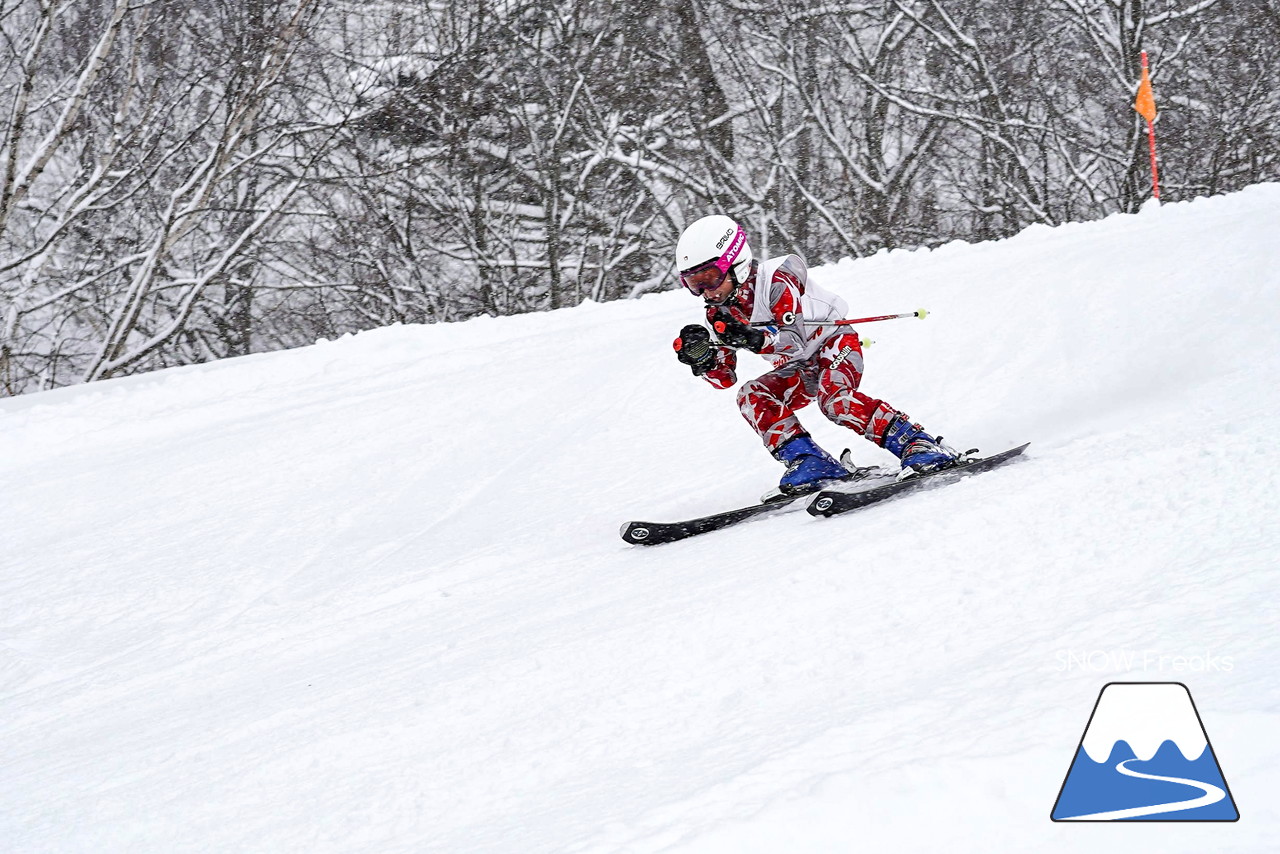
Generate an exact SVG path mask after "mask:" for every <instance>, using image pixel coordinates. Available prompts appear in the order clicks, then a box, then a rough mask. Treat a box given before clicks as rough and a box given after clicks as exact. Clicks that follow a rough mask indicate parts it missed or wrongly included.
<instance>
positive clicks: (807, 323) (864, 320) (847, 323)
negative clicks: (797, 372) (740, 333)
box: [751, 308, 929, 326]
mask: <svg viewBox="0 0 1280 854" xmlns="http://www.w3.org/2000/svg"><path fill="white" fill-rule="evenodd" d="M928 316H929V312H928V311H926V310H924V309H923V308H920V309H916V310H915V311H908V312H907V313H905V314H882V315H879V316H878V317H855V318H852V319H851V320H806V321H805V322H804V325H805V326H853V325H854V324H855V323H875V322H876V321H878V320H898V319H900V318H903V317H918V318H920V319H921V320H924V319H925V318H926V317H928ZM772 324H773V321H771V320H769V321H765V322H764V323H753V324H751V325H752V326H770V325H772Z"/></svg>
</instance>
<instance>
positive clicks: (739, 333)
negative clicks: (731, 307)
mask: <svg viewBox="0 0 1280 854" xmlns="http://www.w3.org/2000/svg"><path fill="white" fill-rule="evenodd" d="M711 328H712V329H714V330H715V331H716V337H717V338H719V339H720V342H721V343H722V344H725V345H727V346H729V347H741V348H742V349H744V350H750V351H751V352H752V353H759V352H760V351H761V350H763V349H764V332H762V331H761V330H759V329H752V328H751V327H749V326H746V325H745V324H742V323H739V322H738V321H737V320H735V319H734V317H733V315H732V314H730V313H729V311H728V309H724V308H722V309H720V310H719V311H717V312H716V316H715V320H714V321H713V322H712V324H711Z"/></svg>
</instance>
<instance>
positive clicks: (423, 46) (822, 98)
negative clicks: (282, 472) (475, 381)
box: [0, 0, 1280, 395]
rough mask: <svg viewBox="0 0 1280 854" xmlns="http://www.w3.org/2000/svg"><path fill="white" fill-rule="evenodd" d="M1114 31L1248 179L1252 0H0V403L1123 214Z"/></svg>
mask: <svg viewBox="0 0 1280 854" xmlns="http://www.w3.org/2000/svg"><path fill="white" fill-rule="evenodd" d="M1143 51H1146V52H1148V54H1149V56H1150V59H1151V66H1152V80H1153V83H1154V85H1155V95H1156V102H1157V104H1158V106H1159V108H1160V115H1159V117H1158V119H1157V121H1156V130H1157V134H1158V140H1159V151H1160V168H1161V189H1162V198H1163V199H1164V200H1166V201H1177V200H1180V199H1186V198H1190V197H1194V196H1202V195H1210V194H1215V193H1222V192H1227V191H1230V190H1234V189H1238V188H1240V187H1243V186H1245V185H1248V184H1252V183H1257V182H1260V181H1267V180H1277V179H1280V0H1248V2H1243V0H891V1H890V0H876V2H840V1H839V0H834V2H793V0H772V2H748V0H737V1H736V2H735V1H734V0H652V2H646V3H627V2H613V0H590V2H588V1H587V0H460V2H422V0H414V2H410V1H409V0H382V2H360V1H359V0H279V2H272V1H271V0H0V171H2V172H3V179H2V181H3V183H2V187H0V395H4V394H7V395H15V394H20V393H23V392H30V391H36V390H40V389H49V388H54V387H58V386H63V385H69V384H74V383H79V382H85V381H92V380H97V379H103V378H108V377H113V376H121V375H125V374H130V373H136V372H139V371H145V370H152V369H155V368H160V367H165V366H171V365H181V364H190V363H196V362H203V361H208V360H211V359H217V358H223V357H227V356H236V355H243V354H246V353H251V352H261V351H267V350H275V349H281V348H286V347H294V346H300V345H304V344H310V343H312V342H314V341H316V340H317V339H319V338H333V337H336V336H339V335H341V334H344V333H347V332H354V331H358V330H362V329H369V328H372V327H377V326H384V325H388V324H392V323H428V322H438V321H450V320H461V319H466V318H469V317H474V316H478V315H483V314H489V315H504V314H513V313H519V312H530V311H544V310H549V309H555V308H560V307H565V306H571V305H575V304H578V303H580V302H582V301H584V300H596V301H603V300H612V299H620V298H635V297H639V296H641V295H643V294H645V293H647V292H651V291H655V290H663V289H667V288H670V287H672V286H673V284H674V276H673V272H674V271H673V258H672V247H673V245H674V242H675V238H676V236H677V235H678V234H679V231H680V230H681V228H682V227H683V226H684V225H686V224H687V223H688V222H689V221H691V220H693V219H695V218H697V217H699V216H702V215H704V214H706V213H710V212H725V213H728V214H730V215H732V216H735V217H738V218H739V219H740V220H741V221H743V222H744V224H746V225H747V226H748V229H749V231H750V234H751V239H752V242H753V244H754V246H755V250H756V254H757V255H758V256H765V255H768V254H776V253H778V252H782V251H793V250H794V251H798V252H800V253H801V254H803V255H804V256H805V257H806V258H807V259H808V260H809V261H810V263H812V264H820V263H824V262H828V261H834V260H838V259H839V258H841V257H844V256H851V257H861V256H865V255H868V254H870V253H874V252H877V251H879V250H881V249H886V248H896V247H916V246H932V245H937V244H940V243H945V242H948V241H951V240H956V239H963V240H968V241H980V240H989V239H994V238H999V237H1004V236H1008V235H1011V234H1014V233H1016V232H1017V231H1019V230H1021V229H1022V228H1025V227H1026V226H1027V225H1029V224H1032V223H1045V224H1050V225H1053V224H1057V223H1061V222H1066V221H1072V220H1086V219H1095V218H1098V217H1102V216H1106V215H1108V214H1111V213H1115V212H1131V211H1134V210H1136V209H1137V208H1138V207H1139V206H1140V205H1141V204H1142V203H1143V202H1144V201H1145V200H1146V199H1147V198H1149V196H1150V193H1151V177H1150V166H1149V159H1148V153H1147V138H1146V123H1145V121H1144V120H1143V119H1142V118H1141V117H1140V116H1138V114H1137V113H1136V112H1134V110H1133V108H1132V104H1133V98H1134V93H1135V91H1136V89H1137V86H1138V81H1139V78H1140V73H1141V72H1140V69H1141V65H1140V57H1141V53H1142V52H1143ZM1134 251H1135V252H1140V251H1141V247H1135V249H1134Z"/></svg>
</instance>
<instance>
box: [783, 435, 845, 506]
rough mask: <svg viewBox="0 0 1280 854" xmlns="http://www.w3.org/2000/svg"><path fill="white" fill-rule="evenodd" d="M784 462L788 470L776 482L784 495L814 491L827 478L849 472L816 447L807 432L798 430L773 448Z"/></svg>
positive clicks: (842, 476)
mask: <svg viewBox="0 0 1280 854" xmlns="http://www.w3.org/2000/svg"><path fill="white" fill-rule="evenodd" d="M773 455H774V456H775V457H777V458H778V459H779V460H780V461H782V462H784V463H786V464H787V473H786V474H784V475H783V476H782V480H780V481H779V482H778V490H779V491H780V492H781V493H782V494H783V495H802V494H804V493H806V492H813V491H814V490H816V489H818V488H819V487H821V486H822V484H824V483H826V482H827V481H830V480H835V479H838V478H845V477H848V476H849V470H848V469H847V468H845V467H844V466H842V465H840V463H838V462H836V461H835V460H834V459H833V458H832V457H831V455H830V454H828V453H827V452H826V451H824V450H822V449H821V448H819V447H818V445H817V444H816V443H815V442H814V441H813V439H812V438H810V437H809V434H808V433H801V434H800V435H799V436H796V437H795V438H794V439H789V440H788V441H787V442H786V443H785V444H783V445H782V446H781V447H779V448H778V449H777V450H776V451H774V452H773Z"/></svg>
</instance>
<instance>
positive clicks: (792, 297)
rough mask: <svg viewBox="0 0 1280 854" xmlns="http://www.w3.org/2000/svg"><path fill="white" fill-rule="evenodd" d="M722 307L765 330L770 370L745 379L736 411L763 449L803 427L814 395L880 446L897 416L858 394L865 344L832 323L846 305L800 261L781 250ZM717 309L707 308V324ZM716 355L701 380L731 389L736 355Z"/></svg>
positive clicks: (826, 410)
mask: <svg viewBox="0 0 1280 854" xmlns="http://www.w3.org/2000/svg"><path fill="white" fill-rule="evenodd" d="M762 283H763V284H762ZM724 308H728V309H729V313H730V314H732V315H733V317H734V319H735V320H737V321H738V322H739V323H743V324H756V328H758V329H762V330H763V331H764V333H765V345H764V347H763V348H762V349H761V350H760V355H761V356H763V357H764V358H766V359H768V360H769V361H770V362H771V363H772V364H773V370H772V371H769V372H768V373H767V374H764V375H763V376H760V377H757V378H756V379H754V380H751V381H750V382H746V383H743V385H742V388H740V389H739V390H738V408H739V409H740V410H741V411H742V416H743V417H744V418H746V419H747V423H748V424H750V425H751V426H752V428H753V429H754V430H755V431H756V433H758V434H759V435H760V438H761V439H762V440H764V444H765V447H766V448H768V449H769V450H770V451H773V450H775V449H777V448H778V447H780V446H781V445H783V444H785V443H786V442H787V441H789V440H790V439H793V438H795V437H796V436H799V435H801V434H803V433H804V432H806V431H805V429H804V428H803V427H802V426H801V425H800V421H799V419H797V418H796V414H795V413H796V410H798V409H801V408H803V407H805V406H808V405H809V404H810V403H812V402H813V401H814V400H817V401H818V406H819V407H820V408H821V409H822V414H823V415H825V416H826V417H827V418H829V419H831V420H832V421H834V422H835V423H836V424H839V425H841V426H843V427H848V428H849V429H850V430H853V431H854V432H855V433H858V434H859V435H861V436H865V437H866V438H868V439H870V440H871V441H873V442H875V443H876V444H877V445H879V444H882V443H883V438H884V430H885V428H886V427H887V426H888V424H889V422H890V421H891V420H892V419H893V417H894V416H895V415H898V414H900V413H899V412H898V411H897V410H895V409H893V408H892V407H890V406H888V405H887V404H886V403H885V402H884V401H882V400H877V399H875V398H873V397H868V396H867V395H865V394H863V393H862V392H860V391H858V386H859V384H860V383H861V382H862V368H863V362H862V342H861V341H860V340H859V338H858V333H857V332H855V331H853V329H852V328H851V327H848V326H836V325H835V323H834V322H835V321H837V320H840V319H842V318H843V317H844V315H845V313H846V311H848V305H847V304H846V303H845V301H844V300H843V299H841V298H840V297H838V296H836V295H835V294H832V293H829V292H827V291H825V290H823V289H822V288H820V287H818V286H817V285H814V284H812V283H811V282H809V270H808V267H807V266H806V265H805V262H804V259H803V258H801V257H800V256H799V255H785V256H782V257H780V258H771V259H769V260H768V261H765V262H763V263H762V264H760V265H759V267H758V268H757V269H756V270H755V274H754V275H753V276H752V277H751V278H750V279H749V280H748V281H747V282H746V284H744V285H742V286H741V287H739V288H738V290H737V293H736V295H735V296H734V298H732V299H731V300H730V301H729V303H728V304H727V305H726V306H724ZM720 309H721V307H720V306H714V305H713V306H708V308H707V320H708V322H709V323H712V324H714V320H715V316H716V313H717V311H719V310H720ZM712 328H713V329H714V325H713V326H712ZM715 354H716V363H715V366H714V367H712V368H711V369H710V370H709V371H707V372H706V373H705V374H703V377H704V379H706V380H707V382H709V383H711V384H712V385H713V386H715V387H716V388H729V387H730V386H732V385H733V384H734V383H736V382H737V366H738V355H737V352H736V351H735V350H734V349H733V348H731V347H723V346H721V347H717V348H716V350H715Z"/></svg>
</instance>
